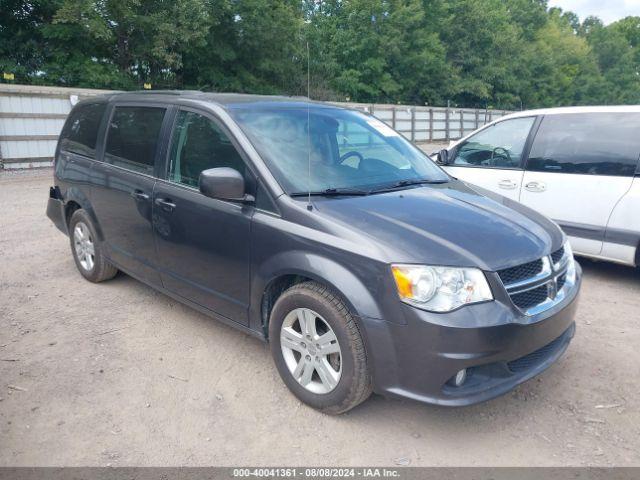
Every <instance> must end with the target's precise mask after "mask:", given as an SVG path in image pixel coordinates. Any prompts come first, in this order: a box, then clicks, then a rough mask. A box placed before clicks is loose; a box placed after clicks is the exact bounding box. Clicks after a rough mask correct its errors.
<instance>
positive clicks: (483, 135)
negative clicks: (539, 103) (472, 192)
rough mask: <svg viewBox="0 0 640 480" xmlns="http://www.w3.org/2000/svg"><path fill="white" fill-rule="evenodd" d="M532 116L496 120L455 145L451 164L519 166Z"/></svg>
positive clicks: (490, 166) (491, 166) (532, 120)
mask: <svg viewBox="0 0 640 480" xmlns="http://www.w3.org/2000/svg"><path fill="white" fill-rule="evenodd" d="M534 121H535V117H523V118H514V119H512V120H504V121H502V122H499V123H496V124H494V125H492V126H490V127H487V128H486V129H484V130H482V131H480V132H478V133H476V134H475V135H473V136H471V137H469V138H468V139H467V140H465V141H464V142H463V143H461V144H460V145H458V147H457V149H456V155H455V158H454V160H453V165H456V166H472V167H485V168H520V160H521V158H522V152H523V151H524V147H525V144H526V143H527V137H528V136H529V132H530V131H531V126H532V125H533V122H534Z"/></svg>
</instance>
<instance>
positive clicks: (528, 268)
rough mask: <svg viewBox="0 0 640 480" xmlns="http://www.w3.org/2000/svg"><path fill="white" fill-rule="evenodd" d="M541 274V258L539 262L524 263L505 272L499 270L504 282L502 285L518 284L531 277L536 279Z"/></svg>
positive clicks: (506, 269)
mask: <svg viewBox="0 0 640 480" xmlns="http://www.w3.org/2000/svg"><path fill="white" fill-rule="evenodd" d="M540 272H542V259H541V258H539V259H538V260H534V261H533V262H529V263H524V264H522V265H517V266H515V267H510V268H505V269H504V270H499V271H498V275H499V276H500V280H502V283H504V284H505V285H509V284H511V283H516V282H520V281H522V280H526V279H528V278H531V277H535V276H536V275H538V274H539V273H540Z"/></svg>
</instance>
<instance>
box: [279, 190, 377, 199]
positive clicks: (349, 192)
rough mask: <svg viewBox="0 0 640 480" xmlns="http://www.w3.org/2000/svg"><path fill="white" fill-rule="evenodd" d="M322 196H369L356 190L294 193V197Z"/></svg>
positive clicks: (367, 192)
mask: <svg viewBox="0 0 640 480" xmlns="http://www.w3.org/2000/svg"><path fill="white" fill-rule="evenodd" d="M307 195H311V196H316V197H318V196H321V197H338V196H353V195H369V191H367V190H358V189H355V188H327V189H325V190H315V191H311V192H293V193H292V194H291V196H292V197H306V196H307Z"/></svg>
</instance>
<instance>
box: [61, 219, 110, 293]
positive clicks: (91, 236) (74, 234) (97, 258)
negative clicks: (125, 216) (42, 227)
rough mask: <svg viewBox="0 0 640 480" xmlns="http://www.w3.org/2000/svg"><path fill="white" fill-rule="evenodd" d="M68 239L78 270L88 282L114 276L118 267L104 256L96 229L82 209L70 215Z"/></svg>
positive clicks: (96, 281)
mask: <svg viewBox="0 0 640 480" xmlns="http://www.w3.org/2000/svg"><path fill="white" fill-rule="evenodd" d="M69 241H70V243H71V253H72V255H73V260H74V261H75V262H76V267H77V268H78V271H79V272H80V274H81V275H82V276H83V277H84V278H86V279H87V280H89V281H90V282H93V283H98V282H103V281H105V280H109V279H111V278H113V277H115V275H116V273H118V269H117V268H116V267H114V266H113V265H112V264H110V263H109V262H108V261H107V260H106V259H105V258H104V255H103V253H102V246H101V244H100V243H99V242H98V236H97V235H96V229H95V227H94V225H93V222H92V221H91V218H90V217H89V215H88V214H87V212H86V211H85V210H83V209H79V210H76V211H75V212H73V215H71V220H69Z"/></svg>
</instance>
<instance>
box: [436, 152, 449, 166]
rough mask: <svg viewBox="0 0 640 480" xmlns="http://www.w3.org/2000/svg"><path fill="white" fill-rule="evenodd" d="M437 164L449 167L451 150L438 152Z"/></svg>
mask: <svg viewBox="0 0 640 480" xmlns="http://www.w3.org/2000/svg"><path fill="white" fill-rule="evenodd" d="M436 163H437V164H438V165H448V164H449V150H446V149H442V150H440V151H439V152H438V155H437V156H436Z"/></svg>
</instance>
